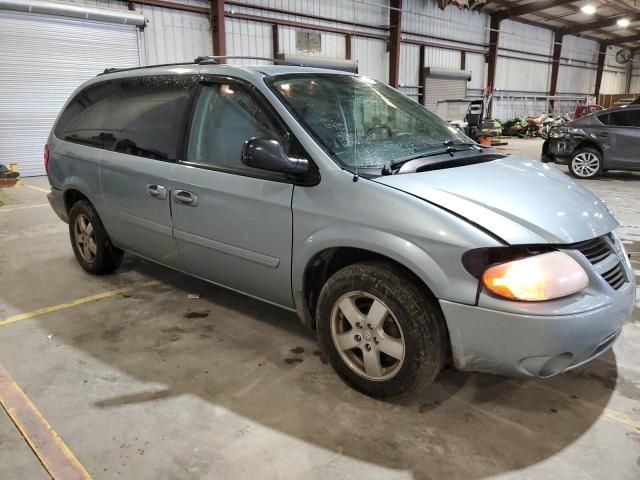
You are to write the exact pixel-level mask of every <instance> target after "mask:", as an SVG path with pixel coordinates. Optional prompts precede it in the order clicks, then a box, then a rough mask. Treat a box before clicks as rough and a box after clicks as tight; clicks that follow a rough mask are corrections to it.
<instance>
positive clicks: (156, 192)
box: [147, 183, 167, 200]
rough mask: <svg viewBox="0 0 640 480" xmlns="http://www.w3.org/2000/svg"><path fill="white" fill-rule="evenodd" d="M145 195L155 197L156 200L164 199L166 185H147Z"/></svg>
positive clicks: (165, 197)
mask: <svg viewBox="0 0 640 480" xmlns="http://www.w3.org/2000/svg"><path fill="white" fill-rule="evenodd" d="M147 195H149V196H150V197H153V198H157V199H158V200H166V199H167V187H163V186H162V185H154V184H153V183H152V184H149V185H147Z"/></svg>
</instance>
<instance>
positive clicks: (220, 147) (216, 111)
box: [187, 82, 283, 175]
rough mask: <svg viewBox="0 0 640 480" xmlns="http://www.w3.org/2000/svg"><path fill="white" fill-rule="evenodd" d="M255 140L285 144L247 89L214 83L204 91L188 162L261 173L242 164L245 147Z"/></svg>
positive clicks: (198, 109) (275, 127)
mask: <svg viewBox="0 0 640 480" xmlns="http://www.w3.org/2000/svg"><path fill="white" fill-rule="evenodd" d="M254 137H264V138H273V139H275V140H277V141H279V142H280V143H283V138H282V134H281V132H280V130H279V129H278V127H277V126H276V125H275V123H274V121H273V120H272V118H271V116H270V115H269V112H268V111H267V110H265V109H264V108H263V105H262V103H261V102H259V101H258V100H257V98H256V97H255V96H254V95H253V94H252V93H251V92H250V91H249V89H248V88H246V87H245V86H243V85H241V84H239V83H235V82H230V83H215V84H212V85H205V86H203V88H202V91H201V93H200V96H199V98H198V104H197V106H196V110H195V114H194V118H193V125H192V127H191V134H190V138H189V149H188V154H187V160H188V161H189V162H194V163H197V164H200V165H205V166H211V167H219V168H222V169H228V170H235V171H246V172H259V173H261V174H262V175H264V173H265V172H264V170H259V169H254V168H251V167H248V166H246V165H244V164H243V163H242V162H241V161H240V152H241V150H242V146H243V145H244V143H245V142H246V141H247V140H249V139H251V138H254Z"/></svg>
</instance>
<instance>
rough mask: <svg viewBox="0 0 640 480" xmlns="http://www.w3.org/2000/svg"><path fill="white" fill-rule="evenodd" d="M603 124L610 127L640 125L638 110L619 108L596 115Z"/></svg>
mask: <svg viewBox="0 0 640 480" xmlns="http://www.w3.org/2000/svg"><path fill="white" fill-rule="evenodd" d="M598 119H599V120H600V121H601V122H602V123H604V124H605V125H609V126H611V127H640V110H620V111H617V112H612V113H605V114H604V115H600V116H598Z"/></svg>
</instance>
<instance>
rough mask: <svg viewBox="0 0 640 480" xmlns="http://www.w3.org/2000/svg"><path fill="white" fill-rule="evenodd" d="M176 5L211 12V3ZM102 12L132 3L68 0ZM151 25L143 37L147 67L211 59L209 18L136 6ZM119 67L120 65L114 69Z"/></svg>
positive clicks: (185, 1) (186, 0) (179, 0)
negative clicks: (205, 58) (149, 65)
mask: <svg viewBox="0 0 640 480" xmlns="http://www.w3.org/2000/svg"><path fill="white" fill-rule="evenodd" d="M172 1H174V2H175V3H183V4H187V5H196V6H199V7H205V8H208V6H209V2H208V1H207V0H172ZM63 3H76V4H79V5H87V6H92V7H100V8H114V9H116V10H128V2H126V1H120V0H64V2H63ZM134 5H135V9H136V11H137V12H140V13H142V14H143V15H144V16H145V17H146V18H147V20H148V24H147V26H146V28H145V29H144V31H143V32H142V34H141V35H140V40H141V47H142V48H141V50H142V53H143V55H142V62H143V63H145V64H154V63H172V62H181V61H191V60H193V59H194V58H196V57H197V56H198V55H207V54H208V55H211V53H212V52H213V47H212V43H211V30H210V27H209V16H208V15H203V14H200V13H195V12H187V11H183V10H175V9H169V8H162V7H153V6H148V5H140V4H134ZM113 66H114V67H117V65H113Z"/></svg>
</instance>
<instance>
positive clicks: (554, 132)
mask: <svg viewBox="0 0 640 480" xmlns="http://www.w3.org/2000/svg"><path fill="white" fill-rule="evenodd" d="M566 134H567V129H566V128H558V127H555V128H552V129H551V131H550V132H549V136H550V137H551V138H562V137H564V136H565V135H566Z"/></svg>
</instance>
